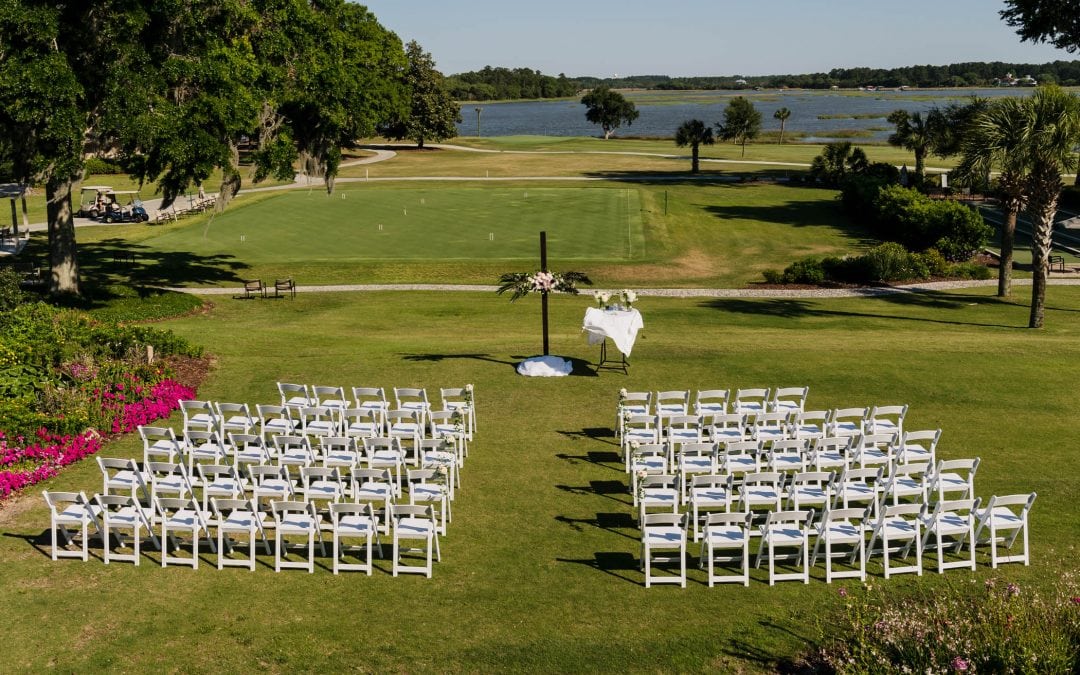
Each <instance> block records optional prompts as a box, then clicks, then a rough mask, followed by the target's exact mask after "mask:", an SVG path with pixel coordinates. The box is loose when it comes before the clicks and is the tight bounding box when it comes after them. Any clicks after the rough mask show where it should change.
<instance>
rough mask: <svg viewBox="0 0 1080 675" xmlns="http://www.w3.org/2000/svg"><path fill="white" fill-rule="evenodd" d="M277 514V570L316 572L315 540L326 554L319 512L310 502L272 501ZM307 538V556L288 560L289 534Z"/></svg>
mask: <svg viewBox="0 0 1080 675" xmlns="http://www.w3.org/2000/svg"><path fill="white" fill-rule="evenodd" d="M270 509H271V511H273V513H274V571H275V572H280V571H281V570H283V569H301V570H307V571H308V573H309V574H312V573H314V572H315V540H316V539H318V540H319V555H321V556H323V557H326V546H325V545H324V543H323V537H322V527H321V525H320V519H319V514H318V513H316V512H315V506H314V505H313V504H311V503H310V502H270ZM290 536H293V537H295V536H299V537H306V538H307V559H305V560H303V561H302V562H294V561H291V560H289V559H288V555H289V550H288V547H289V542H288V540H287V539H286V537H290Z"/></svg>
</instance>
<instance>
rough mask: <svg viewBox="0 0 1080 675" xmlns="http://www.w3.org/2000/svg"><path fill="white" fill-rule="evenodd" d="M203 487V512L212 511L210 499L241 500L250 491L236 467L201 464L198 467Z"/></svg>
mask: <svg viewBox="0 0 1080 675" xmlns="http://www.w3.org/2000/svg"><path fill="white" fill-rule="evenodd" d="M196 470H197V471H198V473H199V482H200V484H201V485H202V510H203V511H204V512H209V511H210V498H211V497H218V498H220V499H240V498H241V497H243V496H244V494H245V493H246V492H247V491H248V490H249V489H250V488H249V486H248V484H247V481H246V480H245V479H244V478H242V477H241V476H240V472H239V471H238V470H237V468H236V467H235V466H230V465H228V464H199V465H198V466H197V467H196Z"/></svg>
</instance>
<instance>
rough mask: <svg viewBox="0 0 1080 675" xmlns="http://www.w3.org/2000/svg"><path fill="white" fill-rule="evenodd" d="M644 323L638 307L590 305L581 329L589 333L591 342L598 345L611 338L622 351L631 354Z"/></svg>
mask: <svg viewBox="0 0 1080 675" xmlns="http://www.w3.org/2000/svg"><path fill="white" fill-rule="evenodd" d="M644 325H645V324H644V322H642V320H641V312H639V311H637V310H636V309H626V310H606V309H598V308H596V307H589V308H588V309H586V310H585V322H584V323H583V324H582V326H581V330H583V331H585V332H586V333H588V338H589V344H591V345H598V344H600V343H601V342H603V341H604V338H611V341H612V342H614V343H615V347H616V348H618V350H619V351H620V352H622V353H623V354H625V355H626V356H630V351H631V350H633V348H634V341H635V340H637V334H638V331H639V330H641V329H642V328H643V327H644Z"/></svg>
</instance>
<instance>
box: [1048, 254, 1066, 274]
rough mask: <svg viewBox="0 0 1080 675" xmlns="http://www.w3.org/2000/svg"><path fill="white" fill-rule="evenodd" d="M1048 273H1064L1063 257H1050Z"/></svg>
mask: <svg viewBox="0 0 1080 675" xmlns="http://www.w3.org/2000/svg"><path fill="white" fill-rule="evenodd" d="M1050 271H1051V272H1064V271H1065V256H1063V255H1052V256H1050Z"/></svg>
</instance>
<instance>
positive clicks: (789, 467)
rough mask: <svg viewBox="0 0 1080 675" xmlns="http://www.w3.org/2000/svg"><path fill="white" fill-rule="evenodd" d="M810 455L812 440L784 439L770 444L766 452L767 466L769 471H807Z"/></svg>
mask: <svg viewBox="0 0 1080 675" xmlns="http://www.w3.org/2000/svg"><path fill="white" fill-rule="evenodd" d="M809 455H810V439H807V438H784V439H779V440H775V441H773V442H772V443H770V444H769V449H768V450H767V451H766V452H765V465H766V466H767V467H768V468H769V471H779V472H781V473H794V472H801V471H805V470H806V460H807V457H808V456H809Z"/></svg>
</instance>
